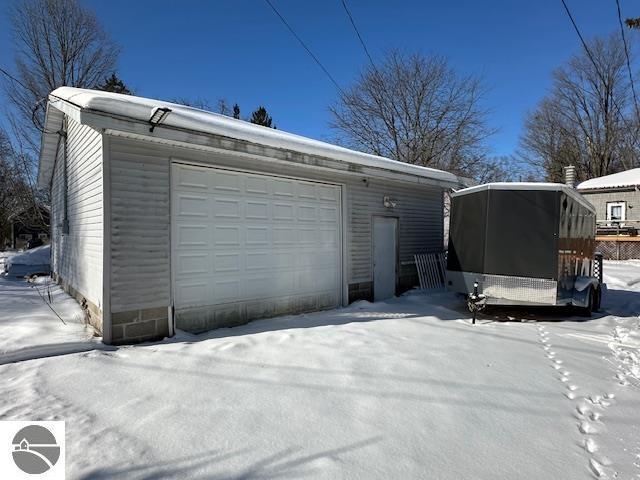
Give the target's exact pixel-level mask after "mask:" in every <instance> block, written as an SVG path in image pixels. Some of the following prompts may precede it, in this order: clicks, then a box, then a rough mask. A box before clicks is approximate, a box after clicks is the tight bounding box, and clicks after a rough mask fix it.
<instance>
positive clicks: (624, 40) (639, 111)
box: [616, 0, 640, 119]
mask: <svg viewBox="0 0 640 480" xmlns="http://www.w3.org/2000/svg"><path fill="white" fill-rule="evenodd" d="M616 7H617V8H618V23H619V24H620V34H621V35H622V44H623V45H624V55H625V57H626V58H627V70H628V71H629V82H631V92H632V93H633V104H634V106H635V107H636V117H637V118H638V119H640V109H638V97H637V96H636V86H635V83H634V81H633V73H632V72H631V60H629V46H628V45H627V36H626V35H625V34H624V27H623V25H622V13H621V12H620V0H616Z"/></svg>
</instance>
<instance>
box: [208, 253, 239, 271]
mask: <svg viewBox="0 0 640 480" xmlns="http://www.w3.org/2000/svg"><path fill="white" fill-rule="evenodd" d="M241 269H242V264H241V256H240V254H239V253H215V254H214V257H213V271H214V272H215V273H239V272H240V271H241Z"/></svg>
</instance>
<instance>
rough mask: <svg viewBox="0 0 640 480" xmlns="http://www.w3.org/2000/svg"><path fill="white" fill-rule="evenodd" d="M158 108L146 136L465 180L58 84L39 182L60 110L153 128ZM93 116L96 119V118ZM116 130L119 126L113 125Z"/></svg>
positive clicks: (199, 113)
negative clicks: (198, 137) (175, 133)
mask: <svg viewBox="0 0 640 480" xmlns="http://www.w3.org/2000/svg"><path fill="white" fill-rule="evenodd" d="M52 107H53V108H52ZM157 108H169V109H170V110H171V112H170V113H169V114H168V115H166V117H165V118H164V119H163V121H162V122H161V124H160V125H158V127H157V128H156V129H155V130H154V132H153V133H151V132H148V128H147V130H146V132H148V133H147V136H149V137H156V138H157V137H160V138H161V137H162V136H163V131H165V132H166V130H167V129H172V128H173V129H179V130H182V131H191V132H197V133H203V134H213V135H220V136H224V137H228V138H233V139H237V140H243V141H246V142H250V143H253V144H257V145H263V146H268V147H272V148H277V149H285V150H292V151H296V152H300V153H303V154H308V155H315V156H319V157H325V158H329V159H332V160H337V161H340V162H344V163H347V164H351V165H358V166H365V167H372V168H375V169H381V170H386V171H389V172H396V173H404V174H408V175H412V176H415V177H421V178H425V179H429V180H432V181H437V182H440V183H443V184H445V185H449V186H459V185H460V184H461V181H460V179H459V178H458V177H457V176H456V175H453V174H451V173H448V172H444V171H442V170H437V169H434V168H427V167H421V166H417V165H410V164H407V163H403V162H398V161H395V160H391V159H388V158H384V157H378V156H376V155H370V154H366V153H362V152H357V151H354V150H349V149H347V148H343V147H339V146H337V145H332V144H329V143H325V142H321V141H319V140H313V139H310V138H306V137H302V136H300V135H294V134H292V133H287V132H283V131H281V130H275V129H272V128H266V127H262V126H259V125H254V124H252V123H249V122H245V121H242V120H236V119H234V118H230V117H227V116H225V115H220V114H217V113H212V112H207V111H205V110H200V109H197V108H192V107H187V106H184V105H177V104H174V103H169V102H163V101H161V100H154V99H150V98H143V97H136V96H132V95H122V94H118V93H110V92H103V91H99V90H86V89H80V88H72V87H60V88H58V89H56V90H54V91H53V92H51V94H50V95H49V103H48V106H47V121H46V128H45V130H46V133H44V134H43V148H42V153H41V156H40V170H39V181H40V182H41V184H42V182H44V184H46V183H47V182H48V179H49V178H50V177H51V171H52V170H53V161H54V158H55V151H54V150H55V147H54V146H55V144H56V142H57V137H58V135H57V131H58V130H59V129H60V126H61V118H60V115H59V114H58V112H59V111H62V112H64V113H66V114H69V115H72V117H73V118H75V119H76V120H78V121H79V122H80V123H83V124H89V125H91V124H92V123H91V119H90V115H83V114H99V115H107V116H111V117H115V118H119V119H126V120H129V121H135V122H138V123H143V124H145V125H146V127H149V119H150V118H151V116H152V114H153V112H154V110H155V109H157ZM93 118H94V119H95V116H94V117H93ZM101 128H104V125H101ZM114 130H117V128H114ZM47 147H48V148H47Z"/></svg>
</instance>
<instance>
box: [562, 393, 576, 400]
mask: <svg viewBox="0 0 640 480" xmlns="http://www.w3.org/2000/svg"><path fill="white" fill-rule="evenodd" d="M564 396H565V397H567V398H568V399H569V400H575V398H576V394H575V393H573V392H570V391H569V392H565V393H564Z"/></svg>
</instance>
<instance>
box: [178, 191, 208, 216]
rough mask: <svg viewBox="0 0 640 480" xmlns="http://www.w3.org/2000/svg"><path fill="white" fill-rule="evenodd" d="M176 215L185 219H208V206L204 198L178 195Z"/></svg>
mask: <svg viewBox="0 0 640 480" xmlns="http://www.w3.org/2000/svg"><path fill="white" fill-rule="evenodd" d="M177 213H178V215H180V216H186V217H208V216H209V204H208V201H207V197H206V196H204V195H203V196H195V195H186V194H184V193H178V212H177Z"/></svg>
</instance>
